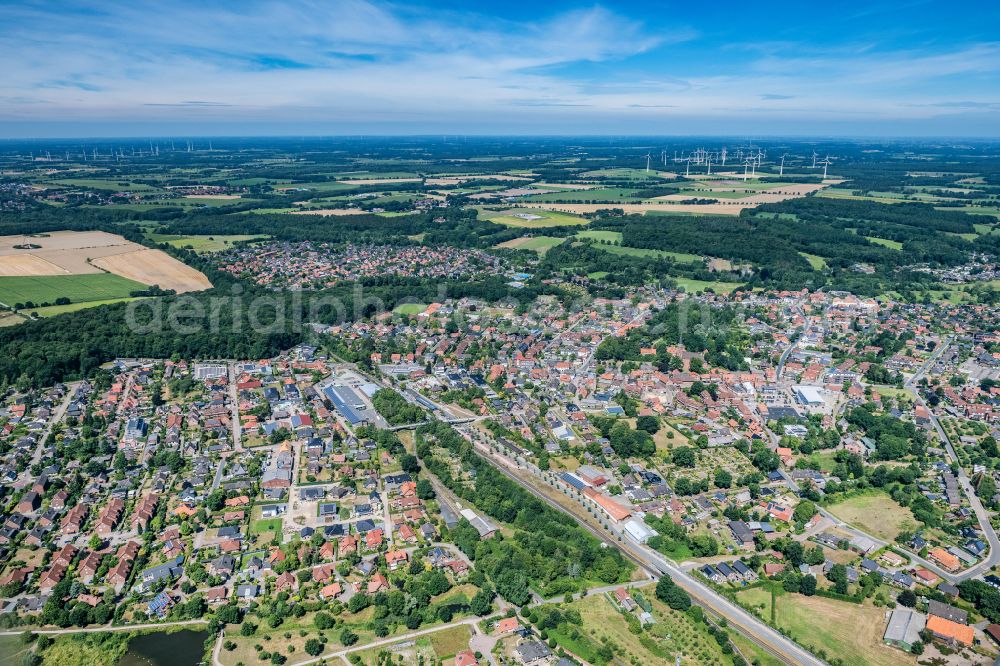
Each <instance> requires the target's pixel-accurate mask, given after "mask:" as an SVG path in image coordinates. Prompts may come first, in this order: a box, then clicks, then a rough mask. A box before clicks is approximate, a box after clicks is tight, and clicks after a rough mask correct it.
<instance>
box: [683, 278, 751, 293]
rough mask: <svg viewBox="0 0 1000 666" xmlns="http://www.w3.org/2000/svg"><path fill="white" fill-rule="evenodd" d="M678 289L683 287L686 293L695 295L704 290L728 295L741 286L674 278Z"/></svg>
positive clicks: (729, 283) (733, 283)
mask: <svg viewBox="0 0 1000 666" xmlns="http://www.w3.org/2000/svg"><path fill="white" fill-rule="evenodd" d="M674 280H675V281H676V282H677V286H678V287H684V290H685V291H686V292H688V293H689V294H690V293H696V292H699V291H704V290H706V289H712V291H714V292H715V293H717V294H728V293H729V292H731V291H733V290H734V289H736V288H737V287H741V286H743V285H742V284H741V283H739V282H708V281H706V280H692V279H690V278H681V277H679V278H674Z"/></svg>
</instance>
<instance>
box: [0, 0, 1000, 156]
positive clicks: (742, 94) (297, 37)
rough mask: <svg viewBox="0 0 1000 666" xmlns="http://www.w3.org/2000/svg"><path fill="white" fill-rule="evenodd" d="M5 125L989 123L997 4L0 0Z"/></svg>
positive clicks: (643, 127) (752, 129)
mask: <svg viewBox="0 0 1000 666" xmlns="http://www.w3.org/2000/svg"><path fill="white" fill-rule="evenodd" d="M0 17H2V20H0V52H2V53H3V54H4V60H3V68H4V69H3V73H2V74H0V136H4V137H32V136H58V137H67V136H116V135H117V136H147V135H148V136H152V135H175V136H184V135H253V134H265V135H287V134H294V135H299V134H324V135H332V134H442V133H444V134H642V135H651V134H659V135H682V134H724V135H746V134H752V135H824V136H830V135H839V136H981V137H997V136H1000V3H997V2H963V1H961V0H958V1H954V2H948V3H945V2H939V1H908V0H898V1H897V2H886V1H883V0H870V1H868V2H837V1H836V0H830V1H829V2H826V3H815V2H802V1H801V0H799V1H798V2H763V3H754V2H745V1H744V2H728V1H726V0H715V1H712V2H691V1H690V0H685V1H684V2H671V1H667V2H642V1H636V2H627V3H625V2H622V3H617V2H607V3H603V4H582V3H577V2H565V1H561V0H555V1H552V2H538V1H536V2H531V3H524V2H502V3H500V2H496V3H494V2H468V1H458V0H436V1H434V2H427V1H425V0H424V1H421V0H415V1H412V2H405V3H402V2H401V3H398V4H397V3H374V2H364V1H362V0H344V1H342V0H304V1H299V0H285V1H282V2H256V1H254V0H246V1H241V2H238V3H237V2H213V1H211V0H201V1H199V2H187V1H185V0H175V1H172V0H156V1H153V0H129V1H127V2H120V1H118V0H102V1H100V2H87V1H80V0H62V1H60V2H43V1H39V2H32V1H31V0H22V1H19V2H7V1H0Z"/></svg>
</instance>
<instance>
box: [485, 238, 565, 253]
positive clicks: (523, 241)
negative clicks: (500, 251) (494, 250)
mask: <svg viewBox="0 0 1000 666" xmlns="http://www.w3.org/2000/svg"><path fill="white" fill-rule="evenodd" d="M564 240H566V239H565V238H554V237H552V236H522V237H521V238H515V239H513V240H509V241H507V242H505V243H500V244H499V245H496V246H494V247H503V248H507V249H509V250H534V251H535V252H537V253H538V254H545V253H546V252H548V251H549V250H551V249H552V248H554V247H555V246H556V245H559V244H560V243H562V242H563V241H564Z"/></svg>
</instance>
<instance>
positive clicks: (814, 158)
mask: <svg viewBox="0 0 1000 666" xmlns="http://www.w3.org/2000/svg"><path fill="white" fill-rule="evenodd" d="M817 157H818V155H817V154H816V151H815V150H814V151H813V165H812V168H813V169H815V168H816V158H817Z"/></svg>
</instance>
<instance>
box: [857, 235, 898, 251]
mask: <svg viewBox="0 0 1000 666" xmlns="http://www.w3.org/2000/svg"><path fill="white" fill-rule="evenodd" d="M865 238H867V239H868V240H869V241H871V242H872V243H875V244H876V245H881V246H883V247H887V248H889V249H890V250H902V249H903V244H902V243H900V242H899V241H894V240H889V239H887V238H876V237H875V236H865Z"/></svg>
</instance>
